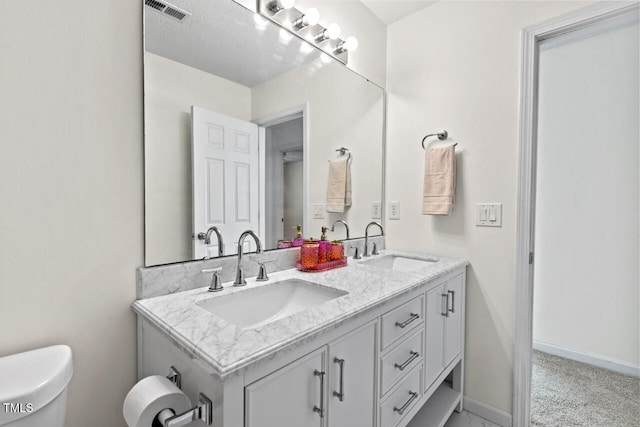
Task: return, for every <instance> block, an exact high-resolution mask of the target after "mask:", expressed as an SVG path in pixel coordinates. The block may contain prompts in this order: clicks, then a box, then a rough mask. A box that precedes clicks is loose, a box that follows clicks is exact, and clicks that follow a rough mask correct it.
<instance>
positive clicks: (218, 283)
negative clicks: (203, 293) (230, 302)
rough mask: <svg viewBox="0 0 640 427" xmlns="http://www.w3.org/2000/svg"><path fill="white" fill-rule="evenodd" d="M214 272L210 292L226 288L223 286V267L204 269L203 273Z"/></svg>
mask: <svg viewBox="0 0 640 427" xmlns="http://www.w3.org/2000/svg"><path fill="white" fill-rule="evenodd" d="M208 273H213V276H212V277H211V286H209V292H220V291H221V290H223V289H224V288H223V287H222V279H221V278H220V273H222V267H217V268H208V269H205V270H202V274H208Z"/></svg>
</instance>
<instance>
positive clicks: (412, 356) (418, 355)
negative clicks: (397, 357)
mask: <svg viewBox="0 0 640 427" xmlns="http://www.w3.org/2000/svg"><path fill="white" fill-rule="evenodd" d="M409 354H410V355H411V356H409V358H408V359H407V360H405V361H404V363H403V364H401V365H398V364H397V363H394V364H393V366H395V367H396V368H398V369H400V370H401V371H404V369H405V368H406V367H407V366H409V365H410V364H411V362H413V361H414V360H416V359H417V358H418V357H420V354H419V353H418V352H417V351H410V352H409Z"/></svg>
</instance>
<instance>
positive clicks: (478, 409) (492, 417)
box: [464, 396, 512, 427]
mask: <svg viewBox="0 0 640 427" xmlns="http://www.w3.org/2000/svg"><path fill="white" fill-rule="evenodd" d="M464 409H465V410H466V411H468V412H471V413H472V414H474V415H477V416H479V417H482V418H484V419H485V420H487V421H491V422H492V423H494V424H498V425H499V426H502V427H511V423H512V420H511V414H509V413H507V412H504V411H501V410H500V409H497V408H494V407H493V406H489V405H487V404H486V403H482V402H480V401H478V400H475V399H472V398H471V397H467V396H465V397H464Z"/></svg>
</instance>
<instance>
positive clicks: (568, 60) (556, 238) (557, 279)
mask: <svg viewBox="0 0 640 427" xmlns="http://www.w3.org/2000/svg"><path fill="white" fill-rule="evenodd" d="M618 21H619V20H618ZM607 27H611V24H606V25H599V26H598V27H597V28H596V29H588V30H583V31H581V32H580V33H581V34H580V36H577V35H576V34H570V35H568V36H564V37H559V38H557V39H553V40H552V41H548V42H545V43H543V44H542V48H541V52H540V83H539V93H540V101H539V103H540V106H539V117H538V120H539V124H538V158H537V164H538V173H537V175H538V176H537V184H536V187H537V189H536V191H537V196H536V205H537V207H536V236H535V242H536V250H535V252H536V263H535V275H534V276H535V285H534V289H535V292H534V297H535V300H534V315H533V320H534V324H533V337H534V340H538V341H542V342H544V343H546V344H552V345H554V346H558V347H561V348H563V349H566V350H571V351H574V352H580V353H586V354H590V355H592V356H595V357H598V358H601V359H606V360H617V361H620V362H623V363H624V364H627V365H631V366H635V367H639V366H640V360H639V357H640V355H639V348H640V318H639V313H640V295H639V286H638V283H639V277H638V269H639V268H640V266H639V259H640V254H639V253H638V248H639V243H640V242H639V240H638V238H639V229H638V224H639V221H640V218H639V215H638V211H639V199H638V194H639V191H640V186H639V185H638V181H639V176H638V169H639V168H638V163H639V158H638V153H639V150H638V145H639V143H640V141H639V135H640V124H639V118H638V117H639V115H640V112H639V111H638V110H639V107H638V106H639V103H640V98H639V90H640V89H639V87H638V76H639V75H640V70H639V69H638V52H639V51H640V47H639V45H638V40H639V34H638V22H637V20H636V21H635V22H633V23H629V22H622V23H621V22H618V23H617V24H616V25H615V26H614V27H613V28H608V29H607ZM559 325H561V327H559Z"/></svg>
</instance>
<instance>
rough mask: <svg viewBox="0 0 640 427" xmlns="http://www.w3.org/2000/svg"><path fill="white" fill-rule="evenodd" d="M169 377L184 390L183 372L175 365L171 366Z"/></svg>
mask: <svg viewBox="0 0 640 427" xmlns="http://www.w3.org/2000/svg"><path fill="white" fill-rule="evenodd" d="M167 379H168V380H169V381H171V382H172V383H174V384H175V385H176V387H178V388H179V389H180V390H182V374H181V373H180V371H178V370H177V369H176V367H175V366H170V367H169V375H167Z"/></svg>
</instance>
